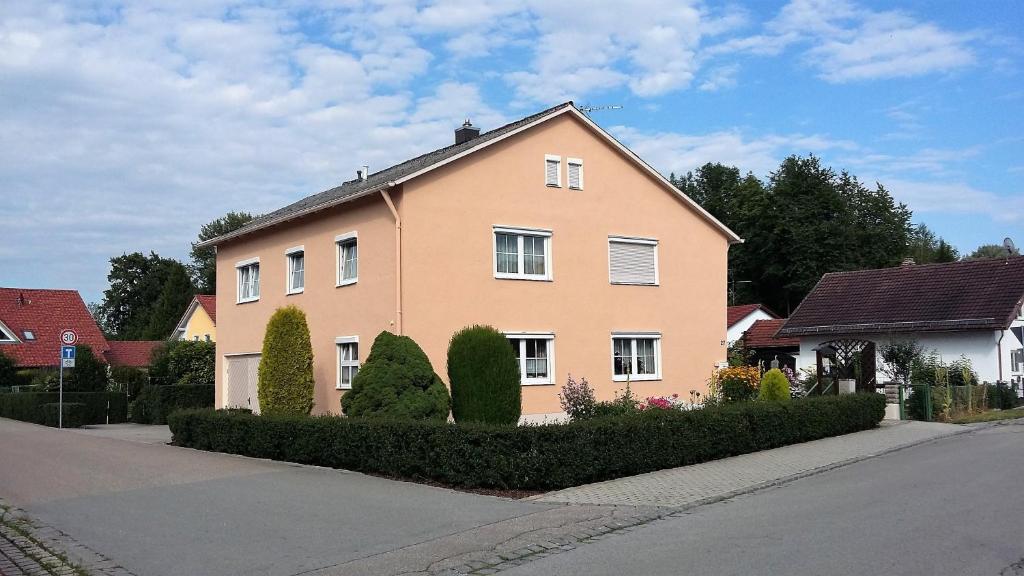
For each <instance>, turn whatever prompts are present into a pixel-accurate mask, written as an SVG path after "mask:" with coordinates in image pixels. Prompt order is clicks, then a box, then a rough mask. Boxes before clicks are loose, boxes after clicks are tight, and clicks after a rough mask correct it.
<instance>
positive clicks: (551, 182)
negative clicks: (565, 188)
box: [544, 154, 562, 186]
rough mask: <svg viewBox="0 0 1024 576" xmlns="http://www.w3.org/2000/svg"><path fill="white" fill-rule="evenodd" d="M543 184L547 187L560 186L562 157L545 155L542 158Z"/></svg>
mask: <svg viewBox="0 0 1024 576" xmlns="http://www.w3.org/2000/svg"><path fill="white" fill-rule="evenodd" d="M544 184H545V185H547V186H561V185H562V157H561V156H552V155H551V154H546V155H545V156H544Z"/></svg>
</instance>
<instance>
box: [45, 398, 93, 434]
mask: <svg viewBox="0 0 1024 576" xmlns="http://www.w3.org/2000/svg"><path fill="white" fill-rule="evenodd" d="M61 407H62V406H61V405H60V403H54V404H43V405H42V406H41V407H40V408H41V409H42V413H43V422H42V423H43V424H45V425H47V426H53V427H54V428H56V427H57V426H58V425H60V426H62V427H64V428H81V427H82V425H83V423H84V420H85V404H82V403H81V402H65V403H64V406H63V408H64V419H63V421H61V420H60V419H59V418H58V416H57V415H58V414H59V413H60V409H61Z"/></svg>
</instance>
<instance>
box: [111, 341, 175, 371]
mask: <svg viewBox="0 0 1024 576" xmlns="http://www.w3.org/2000/svg"><path fill="white" fill-rule="evenodd" d="M108 344H110V350H109V351H108V352H107V362H109V363H110V365H111V366H132V367H134V368H146V367H148V366H149V364H150V358H151V357H152V356H153V350H155V349H156V347H157V346H160V345H161V344H164V342H163V340H110V341H109V342H108Z"/></svg>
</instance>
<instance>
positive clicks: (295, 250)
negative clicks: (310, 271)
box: [284, 246, 306, 295]
mask: <svg viewBox="0 0 1024 576" xmlns="http://www.w3.org/2000/svg"><path fill="white" fill-rule="evenodd" d="M299 253H302V286H300V287H298V288H296V287H295V286H292V272H294V270H293V269H292V266H293V264H294V258H295V255H296V254H299ZM284 258H285V278H284V284H285V286H284V291H285V294H288V295H291V294H302V293H303V292H305V291H306V248H305V246H294V247H292V248H289V249H287V250H285V251H284Z"/></svg>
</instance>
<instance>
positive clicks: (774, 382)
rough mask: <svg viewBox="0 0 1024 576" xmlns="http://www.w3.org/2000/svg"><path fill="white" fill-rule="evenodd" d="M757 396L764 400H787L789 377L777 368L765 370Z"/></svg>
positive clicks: (778, 401) (780, 401)
mask: <svg viewBox="0 0 1024 576" xmlns="http://www.w3.org/2000/svg"><path fill="white" fill-rule="evenodd" d="M757 398H758V400H762V401H765V402H777V403H783V402H789V378H786V375H785V374H783V373H782V370H779V369H778V368H772V369H771V370H769V371H767V372H765V373H764V376H762V377H761V386H760V390H759V391H758V393H757Z"/></svg>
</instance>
